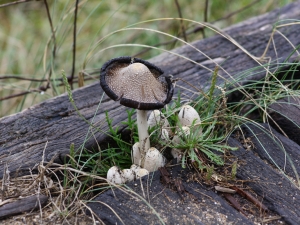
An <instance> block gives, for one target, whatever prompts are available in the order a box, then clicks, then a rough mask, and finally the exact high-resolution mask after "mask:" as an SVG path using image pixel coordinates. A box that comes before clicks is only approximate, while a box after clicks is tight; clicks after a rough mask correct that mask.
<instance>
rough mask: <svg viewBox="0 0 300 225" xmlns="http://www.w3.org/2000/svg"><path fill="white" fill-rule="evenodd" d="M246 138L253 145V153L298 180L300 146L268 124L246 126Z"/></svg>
mask: <svg viewBox="0 0 300 225" xmlns="http://www.w3.org/2000/svg"><path fill="white" fill-rule="evenodd" d="M243 127H244V129H243V132H244V136H245V138H249V140H250V141H251V142H252V144H253V152H256V153H257V155H258V156H259V157H260V158H261V159H263V160H266V161H267V162H268V163H269V164H270V165H273V166H274V168H277V169H279V170H282V171H283V172H284V173H286V174H287V175H289V176H291V177H293V178H294V179H297V177H298V176H299V174H300V146H299V145H298V144H297V143H295V142H294V141H292V140H290V139H288V138H286V137H284V136H283V135H281V134H279V133H278V132H277V131H276V130H274V129H273V128H272V127H270V126H269V125H268V124H258V125H253V124H246V125H245V126H243Z"/></svg>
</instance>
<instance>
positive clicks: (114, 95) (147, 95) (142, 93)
mask: <svg viewBox="0 0 300 225" xmlns="http://www.w3.org/2000/svg"><path fill="white" fill-rule="evenodd" d="M163 73H164V72H163V71H162V70H161V69H159V68H158V67H156V66H155V65H153V64H151V63H149V62H147V61H144V60H142V59H138V58H131V57H128V56H126V57H119V58H114V59H111V60H109V61H108V62H106V63H105V64H104V65H103V66H102V68H101V72H100V85H101V87H102V89H103V90H104V92H105V93H106V94H107V95H108V96H109V97H110V98H111V99H113V100H115V101H118V100H120V104H121V105H124V106H127V107H130V108H135V109H137V125H138V133H139V143H140V148H141V152H142V158H143V156H144V155H145V153H146V152H147V151H148V149H149V148H150V141H149V134H148V125H147V111H146V110H151V109H160V108H163V107H164V105H165V104H167V103H169V102H170V101H171V99H172V96H173V84H172V81H171V78H170V77H167V76H162V74H163Z"/></svg>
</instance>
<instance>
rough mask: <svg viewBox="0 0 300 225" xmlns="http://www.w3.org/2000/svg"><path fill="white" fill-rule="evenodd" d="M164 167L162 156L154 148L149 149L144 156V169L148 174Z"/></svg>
mask: <svg viewBox="0 0 300 225" xmlns="http://www.w3.org/2000/svg"><path fill="white" fill-rule="evenodd" d="M164 165H165V158H164V156H163V155H162V154H161V153H160V152H159V151H158V150H157V149H156V148H153V147H152V148H150V149H149V151H148V152H147V153H146V156H145V162H144V168H145V169H146V170H148V171H149V172H154V171H156V170H157V169H158V168H159V167H163V166H164Z"/></svg>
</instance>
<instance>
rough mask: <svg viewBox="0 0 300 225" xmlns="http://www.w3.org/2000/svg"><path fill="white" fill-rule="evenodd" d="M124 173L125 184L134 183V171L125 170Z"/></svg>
mask: <svg viewBox="0 0 300 225" xmlns="http://www.w3.org/2000/svg"><path fill="white" fill-rule="evenodd" d="M122 173H123V174H122V175H123V178H124V180H125V183H126V182H130V181H133V180H134V178H135V172H134V171H132V170H131V169H123V170H122Z"/></svg>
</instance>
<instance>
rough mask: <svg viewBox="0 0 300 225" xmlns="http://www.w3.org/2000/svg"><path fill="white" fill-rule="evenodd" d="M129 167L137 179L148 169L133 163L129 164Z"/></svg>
mask: <svg viewBox="0 0 300 225" xmlns="http://www.w3.org/2000/svg"><path fill="white" fill-rule="evenodd" d="M130 169H131V170H132V171H133V172H134V173H135V178H136V179H139V178H141V177H143V176H146V175H148V174H149V171H148V170H146V169H143V168H141V167H140V166H138V165H135V164H133V165H131V167H130Z"/></svg>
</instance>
